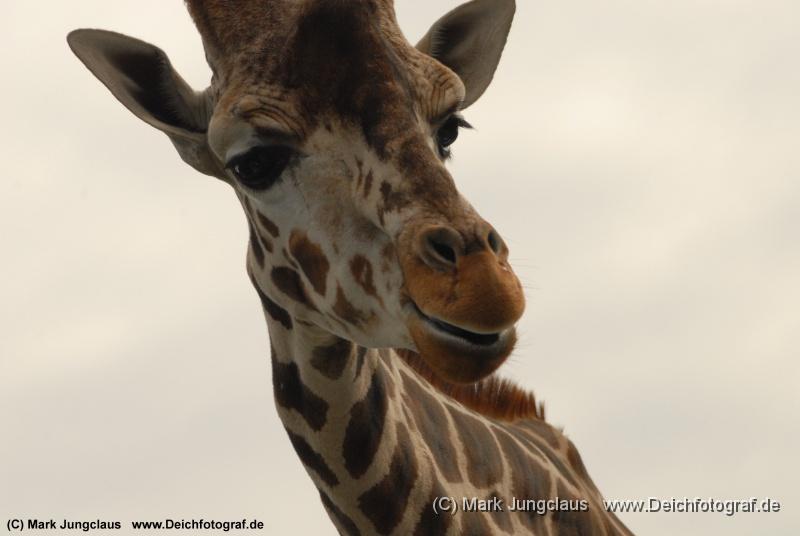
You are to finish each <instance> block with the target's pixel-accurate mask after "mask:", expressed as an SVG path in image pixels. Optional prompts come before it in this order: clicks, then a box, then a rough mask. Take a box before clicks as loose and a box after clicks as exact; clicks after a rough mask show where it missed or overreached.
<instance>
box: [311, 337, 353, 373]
mask: <svg viewBox="0 0 800 536" xmlns="http://www.w3.org/2000/svg"><path fill="white" fill-rule="evenodd" d="M352 354H353V345H352V343H350V341H346V340H344V339H338V340H337V341H336V342H335V343H333V344H331V345H330V346H317V347H316V348H314V351H313V352H312V353H311V366H312V367H314V368H315V369H317V370H318V371H320V372H321V373H322V374H323V375H324V376H325V377H327V378H330V379H331V380H338V379H339V378H340V377H341V376H342V372H344V367H345V366H346V365H347V362H348V361H349V360H350V356H351V355H352Z"/></svg>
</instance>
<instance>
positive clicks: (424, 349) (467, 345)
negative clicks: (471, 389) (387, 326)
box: [406, 300, 517, 384]
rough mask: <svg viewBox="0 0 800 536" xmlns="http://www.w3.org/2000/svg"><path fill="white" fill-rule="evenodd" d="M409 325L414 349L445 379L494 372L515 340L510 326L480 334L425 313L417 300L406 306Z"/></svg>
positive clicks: (465, 381)
mask: <svg viewBox="0 0 800 536" xmlns="http://www.w3.org/2000/svg"><path fill="white" fill-rule="evenodd" d="M406 311H407V313H408V328H409V332H410V334H411V338H412V339H413V340H414V344H415V345H416V348H415V349H414V350H415V351H416V352H418V353H419V354H420V356H422V358H423V359H424V360H425V362H426V363H428V365H429V366H430V367H431V368H432V369H433V370H434V372H435V373H436V374H437V375H438V376H439V377H441V378H442V379H444V380H446V381H450V382H453V383H460V384H469V383H474V382H476V381H479V380H481V379H483V378H485V377H486V376H488V375H490V374H491V373H492V372H494V371H495V370H496V369H497V368H498V367H499V366H500V365H501V364H502V363H503V362H504V361H505V360H506V358H507V357H508V355H509V354H510V353H511V351H512V350H513V348H514V344H515V343H516V340H517V337H516V330H515V328H514V327H513V326H511V327H507V328H505V329H503V330H502V331H495V332H488V333H481V332H476V331H473V330H470V329H465V328H464V327H461V326H457V325H455V324H451V323H450V322H446V321H444V320H441V319H439V318H436V317H434V316H431V315H428V314H426V313H424V312H423V311H422V310H421V309H420V308H419V307H418V306H417V304H416V303H414V302H413V301H411V300H409V302H408V303H407V305H406Z"/></svg>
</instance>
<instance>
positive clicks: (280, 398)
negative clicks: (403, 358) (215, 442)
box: [268, 315, 422, 534]
mask: <svg viewBox="0 0 800 536" xmlns="http://www.w3.org/2000/svg"><path fill="white" fill-rule="evenodd" d="M290 322H291V326H292V327H291V329H290V330H287V329H286V325H285V324H282V323H280V322H277V321H276V320H275V319H274V318H270V317H269V315H268V327H269V333H270V343H271V347H272V377H273V389H274V396H275V403H276V407H277V409H278V414H279V416H280V418H281V421H282V422H283V425H284V427H285V429H286V432H287V433H288V435H289V439H290V441H291V443H292V446H293V447H294V449H295V451H296V452H297V455H298V457H299V458H300V460H301V461H302V462H303V465H304V466H305V468H306V470H307V472H308V474H309V476H310V477H311V479H312V480H313V482H314V484H315V485H316V487H317V488H318V490H319V494H320V497H321V499H322V502H323V504H324V505H325V508H326V510H327V511H328V514H329V515H330V517H331V519H332V520H333V522H334V524H336V526H337V528H338V529H339V531H340V532H341V533H342V534H358V533H361V534H364V533H374V532H375V530H376V528H377V530H378V532H379V533H381V534H389V533H392V532H394V531H395V530H397V529H398V527H401V526H405V525H407V524H408V523H410V522H411V521H408V522H405V523H404V518H405V517H406V515H405V514H406V512H407V511H412V513H413V511H414V510H419V509H421V508H422V505H421V504H418V505H417V504H415V503H418V502H419V501H418V499H417V498H416V497H415V495H414V494H413V493H412V492H413V491H414V488H415V487H418V486H416V484H418V482H417V480H418V476H419V471H418V468H419V460H418V459H417V452H416V451H415V449H414V447H413V445H412V441H411V439H410V435H409V433H408V430H407V427H406V423H405V422H404V421H405V419H404V418H403V417H402V404H401V401H400V399H399V398H398V397H397V385H398V381H399V373H400V372H399V369H398V368H397V366H396V365H397V363H396V361H397V360H392V359H391V356H390V351H389V350H367V349H365V348H363V347H358V346H356V345H354V344H353V343H351V342H349V341H346V340H343V339H340V338H338V337H336V336H334V335H332V334H330V333H328V332H326V331H325V330H323V329H321V328H319V327H316V326H313V325H310V324H307V323H304V322H302V321H299V320H297V319H294V318H292V319H290ZM387 469H388V472H387ZM399 480H403V481H404V482H405V483H406V484H407V485H405V486H403V485H402V483H401V485H400V486H399V487H398V486H397V484H398V481H399ZM417 491H419V490H417ZM387 504H390V505H393V506H392V507H391V508H389V509H387ZM412 517H413V516H412Z"/></svg>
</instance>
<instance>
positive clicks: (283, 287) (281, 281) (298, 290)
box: [272, 266, 317, 311]
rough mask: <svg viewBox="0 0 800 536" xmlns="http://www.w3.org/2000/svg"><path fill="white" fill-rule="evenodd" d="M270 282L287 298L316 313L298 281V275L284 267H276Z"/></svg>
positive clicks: (304, 289) (303, 286) (300, 281)
mask: <svg viewBox="0 0 800 536" xmlns="http://www.w3.org/2000/svg"><path fill="white" fill-rule="evenodd" d="M272 282H273V283H275V286H276V287H278V290H280V291H281V292H283V293H284V294H286V295H287V296H289V297H290V298H291V299H293V300H294V301H296V302H298V303H301V304H303V305H305V306H306V307H308V308H310V309H312V310H314V311H317V307H316V306H315V305H314V304H313V303H312V302H311V300H309V299H308V293H307V292H306V288H305V285H303V281H302V280H301V279H300V274H298V273H297V272H295V271H294V270H292V269H291V268H288V267H286V266H278V267H276V268H273V269H272Z"/></svg>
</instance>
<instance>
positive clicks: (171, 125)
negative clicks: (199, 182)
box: [67, 30, 219, 175]
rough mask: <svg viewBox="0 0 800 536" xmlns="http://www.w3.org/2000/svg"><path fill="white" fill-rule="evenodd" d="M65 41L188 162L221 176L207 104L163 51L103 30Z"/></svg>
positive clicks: (75, 34) (79, 32)
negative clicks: (210, 143)
mask: <svg viewBox="0 0 800 536" xmlns="http://www.w3.org/2000/svg"><path fill="white" fill-rule="evenodd" d="M67 42H68V43H69V46H70V48H71V49H72V51H73V52H74V53H75V55H76V56H78V58H79V59H80V60H81V61H82V62H83V64H84V65H86V67H87V68H88V69H89V70H90V71H91V72H92V74H94V75H95V76H96V77H97V78H98V79H99V80H100V81H101V82H102V83H103V84H104V85H105V86H106V87H107V88H108V89H109V90H110V91H111V93H112V94H113V95H114V96H115V97H116V98H117V99H118V100H119V101H120V102H121V103H122V104H124V105H125V107H126V108H128V109H129V110H130V111H131V112H133V113H134V115H136V116H137V117H138V118H139V119H141V120H143V121H144V122H146V123H148V124H149V125H151V126H153V127H155V128H157V129H159V130H160V131H162V132H164V133H165V134H166V135H167V136H169V138H170V140H172V143H173V145H175V148H176V149H177V150H178V153H179V154H180V155H181V158H183V160H184V161H185V162H186V163H187V164H189V165H191V166H192V167H193V168H195V169H196V170H198V171H200V172H201V173H205V174H206V175H217V174H218V173H219V172H218V165H217V164H216V161H215V159H214V157H213V156H212V152H211V150H210V149H209V147H208V142H207V136H206V130H207V127H208V121H209V118H210V110H209V108H210V106H209V101H208V99H207V98H206V95H205V94H204V93H197V92H195V91H194V90H193V89H192V88H191V87H189V85H188V84H187V83H186V82H184V80H183V78H181V77H180V75H179V74H178V73H177V72H176V71H175V69H173V68H172V64H170V62H169V58H167V55H166V54H165V53H164V51H163V50H161V49H160V48H158V47H155V46H153V45H151V44H149V43H145V42H144V41H140V40H138V39H134V38H133V37H128V36H127V35H122V34H118V33H115V32H109V31H105V30H75V31H73V32H70V34H69V35H68V36H67Z"/></svg>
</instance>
